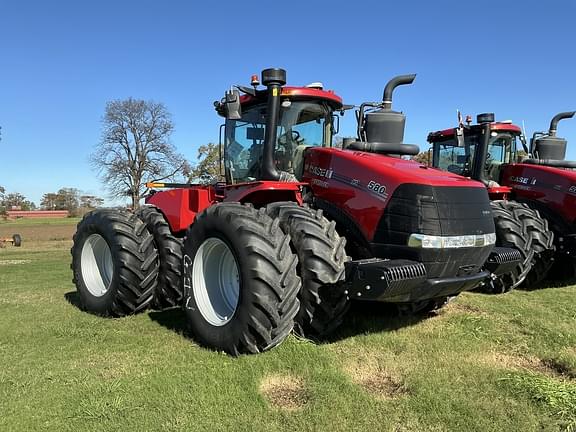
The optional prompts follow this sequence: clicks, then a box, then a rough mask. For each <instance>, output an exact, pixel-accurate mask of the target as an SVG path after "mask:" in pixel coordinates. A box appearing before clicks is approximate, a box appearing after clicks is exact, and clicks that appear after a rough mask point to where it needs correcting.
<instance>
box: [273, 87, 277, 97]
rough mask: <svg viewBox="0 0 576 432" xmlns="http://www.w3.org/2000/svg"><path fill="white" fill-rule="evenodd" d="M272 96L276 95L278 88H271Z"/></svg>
mask: <svg viewBox="0 0 576 432" xmlns="http://www.w3.org/2000/svg"><path fill="white" fill-rule="evenodd" d="M272 96H278V89H277V88H273V89H272Z"/></svg>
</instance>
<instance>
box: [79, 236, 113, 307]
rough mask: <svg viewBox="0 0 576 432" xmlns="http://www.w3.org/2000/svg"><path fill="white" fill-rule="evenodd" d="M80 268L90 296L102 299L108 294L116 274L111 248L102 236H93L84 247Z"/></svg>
mask: <svg viewBox="0 0 576 432" xmlns="http://www.w3.org/2000/svg"><path fill="white" fill-rule="evenodd" d="M80 268H81V270H82V279H83V280H84V284H85V285H86V288H88V291H89V292H90V294H92V295H93V296H95V297H102V296H103V295H104V294H106V293H107V292H108V289H109V288H110V284H111V282H112V275H113V274H114V262H113V261H112V253H111V252H110V247H109V246H108V243H106V240H104V237H102V236H101V235H100V234H92V235H91V236H90V237H88V238H87V239H86V241H85V242H84V245H83V246H82V257H81V263H80Z"/></svg>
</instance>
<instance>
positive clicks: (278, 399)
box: [260, 375, 310, 411]
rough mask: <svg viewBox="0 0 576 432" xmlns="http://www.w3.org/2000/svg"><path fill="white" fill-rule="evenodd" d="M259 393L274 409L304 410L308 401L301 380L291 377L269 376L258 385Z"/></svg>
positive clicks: (307, 395)
mask: <svg viewBox="0 0 576 432" xmlns="http://www.w3.org/2000/svg"><path fill="white" fill-rule="evenodd" d="M260 393H261V394H262V396H264V398H265V399H266V400H267V401H268V403H269V404H270V405H272V406H273V407H275V408H280V409H283V410H288V411H295V410H299V409H302V408H304V406H305V405H306V404H307V403H308V400H309V399H310V397H309V394H308V391H307V390H306V387H305V385H304V381H303V380H302V379H301V378H298V377H295V376H292V375H271V376H268V377H266V378H264V379H263V380H262V382H261V383H260Z"/></svg>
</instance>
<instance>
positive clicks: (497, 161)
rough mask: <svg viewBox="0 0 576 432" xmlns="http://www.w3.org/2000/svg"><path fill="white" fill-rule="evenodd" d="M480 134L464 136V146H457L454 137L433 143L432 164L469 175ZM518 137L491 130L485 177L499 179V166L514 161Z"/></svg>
mask: <svg viewBox="0 0 576 432" xmlns="http://www.w3.org/2000/svg"><path fill="white" fill-rule="evenodd" d="M479 139H481V137H480V135H468V136H466V135H465V136H464V143H465V145H464V147H458V143H457V141H456V139H455V138H454V137H452V138H449V139H447V140H443V141H437V142H435V143H434V155H433V158H434V166H435V167H437V168H440V169H442V170H445V171H449V172H452V173H455V174H460V175H463V176H470V175H471V173H472V167H473V165H474V157H475V153H476V148H477V146H478V140H479ZM517 151H518V137H517V136H516V135H513V134H510V133H508V132H505V133H501V132H497V131H493V132H492V133H491V136H490V143H489V144H488V154H487V155H486V163H485V166H484V170H485V173H486V178H488V179H490V180H494V181H499V177H500V166H501V165H502V164H505V163H512V162H515V158H516V154H517Z"/></svg>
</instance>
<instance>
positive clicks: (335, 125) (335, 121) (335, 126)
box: [332, 114, 340, 135]
mask: <svg viewBox="0 0 576 432" xmlns="http://www.w3.org/2000/svg"><path fill="white" fill-rule="evenodd" d="M338 132H340V117H338V116H337V115H336V114H334V115H333V116H332V135H336V134H338Z"/></svg>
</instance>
